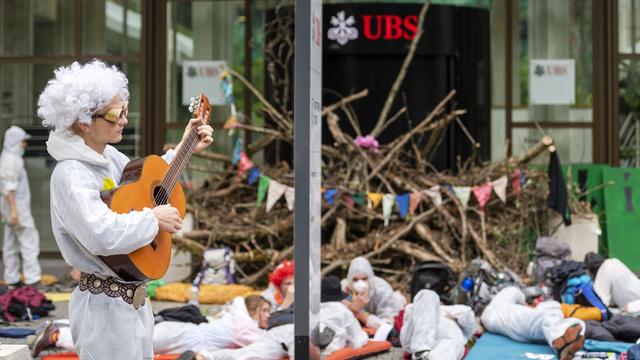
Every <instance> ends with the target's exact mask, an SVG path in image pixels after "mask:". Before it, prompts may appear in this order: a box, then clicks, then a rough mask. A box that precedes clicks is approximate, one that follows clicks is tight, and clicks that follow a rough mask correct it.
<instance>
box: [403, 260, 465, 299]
mask: <svg viewBox="0 0 640 360" xmlns="http://www.w3.org/2000/svg"><path fill="white" fill-rule="evenodd" d="M455 286H456V275H455V274H454V272H453V270H451V268H450V267H449V266H448V265H446V264H443V263H441V262H438V261H425V262H422V263H419V264H417V265H416V266H415V268H414V269H413V271H412V275H411V299H412V300H413V298H414V297H415V296H416V295H417V294H418V292H419V291H420V290H422V289H429V290H432V291H434V292H436V293H437V294H438V295H439V296H440V300H441V301H442V302H443V303H444V304H451V303H452V299H451V290H452V289H453V288H455Z"/></svg>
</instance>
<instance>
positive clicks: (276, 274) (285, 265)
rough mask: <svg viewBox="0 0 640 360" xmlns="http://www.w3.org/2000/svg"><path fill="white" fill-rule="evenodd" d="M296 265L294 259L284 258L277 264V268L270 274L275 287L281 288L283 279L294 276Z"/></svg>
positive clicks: (270, 279)
mask: <svg viewBox="0 0 640 360" xmlns="http://www.w3.org/2000/svg"><path fill="white" fill-rule="evenodd" d="M293 274H294V266H293V261H289V260H284V261H283V262H282V263H281V264H280V265H278V266H276V269H275V270H273V271H272V272H271V274H269V282H270V283H272V284H273V285H274V286H275V287H277V288H280V285H281V284H282V281H283V280H284V279H286V278H287V277H289V276H293Z"/></svg>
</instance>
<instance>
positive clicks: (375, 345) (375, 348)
mask: <svg viewBox="0 0 640 360" xmlns="http://www.w3.org/2000/svg"><path fill="white" fill-rule="evenodd" d="M389 349H391V343H390V342H388V341H373V340H369V342H368V343H367V345H365V346H363V347H361V348H359V349H354V348H343V349H340V350H338V351H336V352H334V353H332V354H331V355H329V356H327V360H349V359H361V358H363V357H368V356H372V355H375V354H379V353H382V352H385V351H388V350H389Z"/></svg>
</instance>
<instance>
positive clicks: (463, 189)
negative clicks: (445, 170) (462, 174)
mask: <svg viewBox="0 0 640 360" xmlns="http://www.w3.org/2000/svg"><path fill="white" fill-rule="evenodd" d="M453 193H454V194H455V195H456V197H457V198H458V200H460V203H462V208H463V209H466V208H467V204H468V203H469V196H470V195H471V188H470V187H468V186H454V187H453Z"/></svg>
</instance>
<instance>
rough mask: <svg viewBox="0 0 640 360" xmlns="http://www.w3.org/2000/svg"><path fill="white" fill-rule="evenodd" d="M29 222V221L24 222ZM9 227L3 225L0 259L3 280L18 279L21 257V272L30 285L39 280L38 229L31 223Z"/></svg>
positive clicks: (15, 281)
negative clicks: (2, 263)
mask: <svg viewBox="0 0 640 360" xmlns="http://www.w3.org/2000/svg"><path fill="white" fill-rule="evenodd" d="M26 223H27V224H29V222H26ZM32 224H33V221H31V222H30V225H28V226H19V227H17V228H15V230H14V229H13V228H11V227H10V226H8V225H7V224H5V225H4V244H3V246H2V261H3V262H4V281H5V282H6V283H7V284H14V283H17V282H18V281H20V258H22V272H23V274H24V281H25V283H26V284H28V285H31V284H35V283H37V282H38V281H40V273H41V270H40V264H39V263H38V254H40V237H39V235H38V230H36V228H35V227H34V226H33V225H32Z"/></svg>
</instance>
